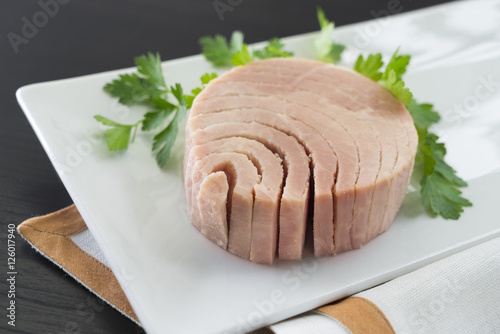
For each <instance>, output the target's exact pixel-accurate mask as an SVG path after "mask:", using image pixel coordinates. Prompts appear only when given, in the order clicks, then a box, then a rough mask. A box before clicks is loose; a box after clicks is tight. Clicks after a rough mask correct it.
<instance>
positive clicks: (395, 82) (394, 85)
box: [378, 69, 413, 103]
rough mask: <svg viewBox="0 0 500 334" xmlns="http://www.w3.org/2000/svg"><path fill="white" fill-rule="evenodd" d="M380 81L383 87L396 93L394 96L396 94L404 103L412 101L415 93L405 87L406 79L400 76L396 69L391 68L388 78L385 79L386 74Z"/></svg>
mask: <svg viewBox="0 0 500 334" xmlns="http://www.w3.org/2000/svg"><path fill="white" fill-rule="evenodd" d="M386 72H387V71H386ZM384 74H385V73H384ZM378 83H379V84H380V85H381V86H382V87H385V88H386V89H387V90H388V91H389V92H391V93H392V94H394V96H396V97H397V98H398V99H400V100H401V101H402V102H404V103H410V102H411V99H412V97H413V94H412V93H411V92H410V89H408V88H407V87H405V83H404V81H403V80H401V79H400V78H398V75H397V72H396V71H395V70H393V69H389V71H388V74H387V78H386V79H384V76H382V79H381V80H379V82H378Z"/></svg>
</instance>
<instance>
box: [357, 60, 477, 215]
mask: <svg viewBox="0 0 500 334" xmlns="http://www.w3.org/2000/svg"><path fill="white" fill-rule="evenodd" d="M409 62H410V56H408V55H399V50H396V52H394V54H393V55H392V57H391V59H390V61H389V62H388V63H387V65H386V67H385V70H384V71H381V68H382V67H383V66H384V62H383V61H382V55H381V54H380V53H377V54H370V55H368V56H367V57H366V59H365V58H364V57H363V56H361V55H360V56H359V57H358V59H357V61H356V63H355V64H354V69H355V70H356V71H357V72H359V73H361V74H363V75H364V76H366V77H368V78H370V79H372V80H374V81H376V82H378V83H379V84H380V85H381V86H383V87H385V88H386V89H387V90H389V91H390V92H391V93H393V94H394V95H395V96H396V97H397V98H398V99H400V100H401V101H402V102H403V103H405V105H406V108H407V109H408V111H409V112H410V114H411V116H412V118H413V122H414V124H415V128H416V130H417V133H418V148H417V155H416V157H415V167H414V170H413V175H412V176H413V178H414V179H416V180H417V183H418V185H419V186H420V196H421V197H422V203H423V204H424V207H425V208H426V210H427V211H428V212H429V213H430V214H431V215H432V216H437V215H440V216H442V217H443V218H445V219H458V218H460V214H461V213H462V212H463V210H464V209H463V208H464V207H467V206H471V205H472V203H471V202H470V201H468V200H467V199H465V198H463V197H462V196H461V194H462V192H461V191H460V189H459V188H460V187H464V186H467V183H466V182H465V181H464V180H462V179H461V178H459V177H458V176H457V175H456V171H455V170H454V169H453V168H452V167H451V166H450V165H448V164H447V163H446V162H445V160H444V158H445V155H446V147H445V145H444V144H443V143H440V142H439V137H438V136H437V135H436V134H434V133H432V132H430V131H429V128H430V126H431V125H432V124H434V123H437V122H438V121H439V120H440V116H439V114H438V113H437V112H436V111H435V110H434V107H433V106H432V104H428V103H421V104H420V103H418V102H416V101H415V99H414V98H413V94H412V93H411V91H410V90H409V89H408V88H407V87H405V83H404V81H403V79H402V75H403V74H404V73H405V72H406V68H407V66H408V64H409Z"/></svg>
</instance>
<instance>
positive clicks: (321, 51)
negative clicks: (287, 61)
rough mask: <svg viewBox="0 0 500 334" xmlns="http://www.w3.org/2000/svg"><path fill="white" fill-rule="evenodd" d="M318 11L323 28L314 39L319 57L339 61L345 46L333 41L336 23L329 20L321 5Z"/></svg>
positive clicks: (331, 61)
mask: <svg viewBox="0 0 500 334" xmlns="http://www.w3.org/2000/svg"><path fill="white" fill-rule="evenodd" d="M316 11H317V16H318V22H319V26H320V28H321V31H320V33H319V35H318V37H316V39H315V40H314V47H315V48H316V54H317V57H318V59H319V60H321V61H324V62H326V63H338V62H339V61H340V58H341V55H342V52H343V51H344V49H345V46H344V45H343V44H340V43H335V42H334V41H333V39H332V34H333V29H334V27H335V25H334V23H333V22H330V21H328V19H327V18H326V16H325V12H324V11H323V10H322V9H321V8H320V7H318V8H317V9H316Z"/></svg>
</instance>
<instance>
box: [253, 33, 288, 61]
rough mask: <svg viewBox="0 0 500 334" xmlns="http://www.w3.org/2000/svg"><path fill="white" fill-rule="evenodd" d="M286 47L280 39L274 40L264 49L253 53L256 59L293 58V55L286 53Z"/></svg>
mask: <svg viewBox="0 0 500 334" xmlns="http://www.w3.org/2000/svg"><path fill="white" fill-rule="evenodd" d="M284 47H285V45H284V44H283V43H281V42H280V40H279V39H278V38H272V39H270V40H269V42H268V44H267V45H266V47H264V49H262V50H257V51H255V52H254V53H253V55H254V57H256V58H259V59H268V58H276V57H284V58H286V57H292V56H293V53H292V52H288V51H284V50H283V48H284Z"/></svg>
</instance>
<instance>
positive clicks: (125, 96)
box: [104, 74, 151, 105]
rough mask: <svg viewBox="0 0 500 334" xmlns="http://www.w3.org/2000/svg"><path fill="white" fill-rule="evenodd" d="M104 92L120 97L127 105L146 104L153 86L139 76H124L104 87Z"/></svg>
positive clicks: (120, 100) (121, 101)
mask: <svg viewBox="0 0 500 334" xmlns="http://www.w3.org/2000/svg"><path fill="white" fill-rule="evenodd" d="M104 91H105V92H107V93H108V94H110V95H111V96H114V97H118V98H119V102H120V103H121V104H125V105H131V104H134V103H140V102H145V101H147V100H148V99H149V95H150V91H151V86H150V85H149V84H148V83H147V82H146V81H145V80H144V79H142V78H140V77H139V76H138V75H137V74H122V75H120V76H119V78H118V79H115V80H113V81H112V82H110V83H108V84H106V85H105V86H104Z"/></svg>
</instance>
